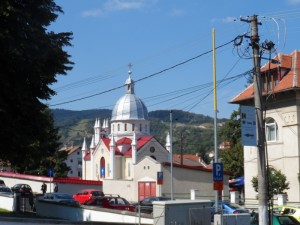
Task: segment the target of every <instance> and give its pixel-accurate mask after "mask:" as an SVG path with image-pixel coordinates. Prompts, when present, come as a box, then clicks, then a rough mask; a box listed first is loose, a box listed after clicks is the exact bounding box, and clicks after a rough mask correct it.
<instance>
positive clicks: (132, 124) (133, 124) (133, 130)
mask: <svg viewBox="0 0 300 225" xmlns="http://www.w3.org/2000/svg"><path fill="white" fill-rule="evenodd" d="M132 131H134V123H133V124H132Z"/></svg>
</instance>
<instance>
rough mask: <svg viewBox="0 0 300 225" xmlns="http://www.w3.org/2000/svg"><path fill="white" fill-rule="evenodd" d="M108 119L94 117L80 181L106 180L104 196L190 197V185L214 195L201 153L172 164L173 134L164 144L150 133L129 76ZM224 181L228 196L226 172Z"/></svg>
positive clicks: (144, 109)
mask: <svg viewBox="0 0 300 225" xmlns="http://www.w3.org/2000/svg"><path fill="white" fill-rule="evenodd" d="M108 123H109V122H108V120H105V121H103V125H102V126H101V122H100V120H99V119H96V121H95V125H94V135H93V138H92V141H91V143H90V146H89V148H88V147H87V143H86V140H85V139H84V141H83V145H82V179H87V180H100V181H103V192H104V193H105V194H119V195H121V196H124V197H126V198H127V199H128V200H129V201H137V200H141V199H143V198H145V197H147V196H171V195H172V194H173V193H174V197H175V198H189V197H190V191H191V190H192V189H193V190H195V189H196V190H199V196H201V197H202V198H207V199H213V198H214V191H213V183H212V170H211V169H206V168H205V167H204V166H203V162H201V161H199V157H197V160H198V162H196V163H195V162H194V164H182V163H180V162H178V163H177V161H176V160H175V161H174V163H172V164H171V163H170V157H171V155H170V147H171V144H170V136H169V135H166V136H167V137H166V143H165V146H164V145H163V144H162V143H160V142H158V141H157V139H156V138H155V137H154V136H152V135H151V134H150V122H149V118H148V110H147V107H146V106H145V104H144V103H143V101H142V100H141V99H140V98H139V97H137V96H136V95H135V92H134V81H133V79H132V78H131V77H130V75H129V78H128V79H127V80H126V82H125V94H124V95H123V96H122V97H121V98H120V99H119V100H118V101H117V103H116V104H115V106H114V109H113V111H112V117H111V120H110V126H109V125H108ZM109 127H110V129H109ZM175 159H176V157H175ZM187 160H188V159H187V158H185V160H184V161H185V162H186V161H187ZM197 160H196V161H197ZM179 161H180V160H179ZM189 161H190V162H191V160H189ZM224 184H225V186H224V189H225V190H226V191H225V193H226V195H227V196H228V176H227V174H225V176H224Z"/></svg>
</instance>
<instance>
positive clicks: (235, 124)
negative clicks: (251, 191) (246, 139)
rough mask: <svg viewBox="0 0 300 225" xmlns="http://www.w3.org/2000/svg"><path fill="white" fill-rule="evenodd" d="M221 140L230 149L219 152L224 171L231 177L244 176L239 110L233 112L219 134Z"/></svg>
mask: <svg viewBox="0 0 300 225" xmlns="http://www.w3.org/2000/svg"><path fill="white" fill-rule="evenodd" d="M219 135H220V137H221V139H222V140H224V141H227V142H229V143H230V146H231V147H230V148H229V149H225V150H222V151H221V152H220V158H221V159H222V162H223V164H224V170H225V171H229V172H232V173H233V177H234V178H236V177H239V176H243V175H244V152H243V146H242V143H241V120H240V109H238V110H237V111H236V110H235V111H233V112H232V114H231V116H230V120H228V121H227V122H226V123H225V125H224V127H223V128H222V129H221V130H220V133H219Z"/></svg>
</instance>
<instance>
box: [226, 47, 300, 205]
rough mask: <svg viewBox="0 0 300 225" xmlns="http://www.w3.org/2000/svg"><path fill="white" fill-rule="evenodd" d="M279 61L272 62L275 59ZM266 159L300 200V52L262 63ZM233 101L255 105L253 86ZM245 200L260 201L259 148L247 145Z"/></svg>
mask: <svg viewBox="0 0 300 225" xmlns="http://www.w3.org/2000/svg"><path fill="white" fill-rule="evenodd" d="M276 61H277V62H279V64H278V63H277V64H273V63H272V62H276ZM260 75H261V79H262V81H263V90H262V96H263V98H262V99H263V104H264V105H263V108H264V109H265V112H264V120H265V134H266V135H265V137H266V140H265V141H266V152H267V160H268V164H269V165H270V166H273V167H274V168H275V169H277V170H281V172H282V173H284V174H285V176H286V177H287V181H288V182H289V183H290V189H289V190H287V191H286V192H287V194H288V199H289V202H290V203H293V202H300V186H299V180H298V176H299V170H300V161H299V159H300V149H299V145H300V52H299V51H298V50H295V51H293V52H292V53H290V54H278V55H276V56H275V57H274V60H272V61H271V62H269V63H267V64H265V65H264V66H262V67H261V74H260ZM231 102H232V103H234V104H240V105H248V106H253V105H254V86H253V84H252V85H250V86H249V87H247V88H246V89H245V90H244V91H243V92H242V93H240V94H239V95H237V96H236V97H234V98H233V99H232V100H231ZM244 166H245V167H244V171H245V197H246V204H251V203H252V202H257V201H256V199H257V193H256V192H255V191H254V189H253V187H252V183H251V179H252V177H254V176H257V148H256V147H252V146H244Z"/></svg>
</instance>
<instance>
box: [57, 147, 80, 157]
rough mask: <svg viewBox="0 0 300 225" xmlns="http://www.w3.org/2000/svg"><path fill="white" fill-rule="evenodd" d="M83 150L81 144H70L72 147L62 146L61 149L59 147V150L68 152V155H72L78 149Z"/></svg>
mask: <svg viewBox="0 0 300 225" xmlns="http://www.w3.org/2000/svg"><path fill="white" fill-rule="evenodd" d="M78 150H79V151H81V146H78V145H76V146H70V147H67V146H65V147H62V148H61V149H59V151H66V152H68V155H71V154H72V153H73V152H76V151H78Z"/></svg>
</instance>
